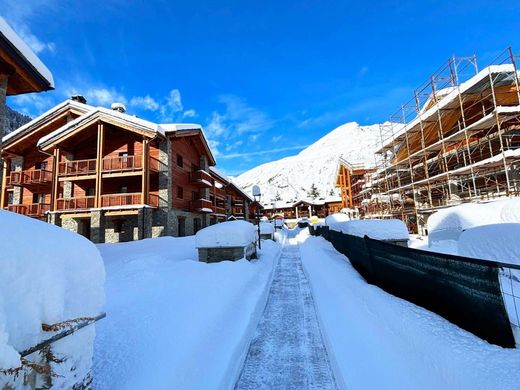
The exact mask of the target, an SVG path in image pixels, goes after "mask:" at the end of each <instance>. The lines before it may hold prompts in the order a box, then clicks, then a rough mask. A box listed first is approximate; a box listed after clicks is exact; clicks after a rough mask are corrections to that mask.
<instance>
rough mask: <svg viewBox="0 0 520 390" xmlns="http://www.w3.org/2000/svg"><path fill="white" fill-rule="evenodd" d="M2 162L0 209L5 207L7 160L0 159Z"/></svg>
mask: <svg viewBox="0 0 520 390" xmlns="http://www.w3.org/2000/svg"><path fill="white" fill-rule="evenodd" d="M0 161H1V162H2V185H1V186H0V189H1V190H2V193H1V194H0V210H1V209H3V208H4V207H5V185H6V183H7V161H6V160H0Z"/></svg>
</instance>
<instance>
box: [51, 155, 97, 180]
mask: <svg viewBox="0 0 520 390" xmlns="http://www.w3.org/2000/svg"><path fill="white" fill-rule="evenodd" d="M95 174H96V159H95V158H94V159H89V160H72V161H65V162H60V163H59V164H58V175H59V176H81V175H95Z"/></svg>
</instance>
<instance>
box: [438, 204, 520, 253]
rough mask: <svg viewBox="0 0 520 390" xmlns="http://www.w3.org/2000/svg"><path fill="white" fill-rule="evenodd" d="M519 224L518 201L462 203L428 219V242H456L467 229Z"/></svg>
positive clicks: (519, 209) (519, 206) (440, 211)
mask: <svg viewBox="0 0 520 390" xmlns="http://www.w3.org/2000/svg"><path fill="white" fill-rule="evenodd" d="M506 222H520V199H519V198H513V199H505V200H498V201H494V202H489V203H464V204H461V205H457V206H453V207H449V208H446V209H442V210H439V211H437V212H436V213H434V214H432V215H431V216H430V217H429V218H428V241H429V244H430V245H431V244H433V243H435V242H437V241H442V240H457V239H458V238H459V236H460V235H461V233H462V232H463V231H464V230H466V229H469V228H472V227H475V226H481V225H489V224H495V223H506Z"/></svg>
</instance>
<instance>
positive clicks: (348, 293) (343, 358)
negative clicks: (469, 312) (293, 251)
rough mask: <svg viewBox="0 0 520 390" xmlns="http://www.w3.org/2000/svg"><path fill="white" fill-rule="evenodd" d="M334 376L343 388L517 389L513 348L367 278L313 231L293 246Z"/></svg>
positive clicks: (519, 378)
mask: <svg viewBox="0 0 520 390" xmlns="http://www.w3.org/2000/svg"><path fill="white" fill-rule="evenodd" d="M300 253H301V256H302V262H303V267H304V270H305V272H306V274H307V277H308V278H309V282H310V283H311V286H312V290H313V296H314V300H315V304H316V307H317V311H318V315H319V318H320V321H321V324H322V331H323V335H324V339H325V341H326V343H327V350H328V351H329V356H330V357H331V360H332V362H333V363H334V366H335V368H336V376H340V378H341V377H342V378H343V379H344V382H345V383H346V384H347V387H348V388H351V389H425V390H429V389H432V390H433V389H468V390H470V389H471V390H474V389H518V385H519V383H520V370H518V364H519V363H518V362H520V349H504V348H501V347H498V346H496V345H492V344H489V343H487V342H485V341H483V340H481V339H480V338H478V337H477V336H475V335H473V334H471V333H469V332H466V331H465V330H462V329H461V328H459V327H457V326H456V325H454V324H452V323H450V322H449V321H447V320H445V319H444V318H442V317H440V316H438V315H436V314H434V313H432V312H430V311H428V310H426V309H424V308H421V307H419V306H416V305H414V304H412V303H410V302H407V301H405V300H403V299H399V298H396V297H394V296H392V295H390V294H388V293H386V292H384V291H383V290H381V289H380V288H378V287H376V286H373V285H370V284H367V283H366V282H365V281H364V280H363V279H362V278H361V277H360V276H359V274H358V273H357V272H356V271H355V270H354V269H353V268H352V266H351V265H350V263H349V262H348V261H347V259H346V258H345V256H343V255H341V254H339V253H338V252H337V251H336V250H334V248H333V247H332V245H331V244H330V243H329V242H327V241H325V240H324V239H323V238H321V237H308V238H307V239H306V240H305V242H304V243H303V244H302V245H301V250H300Z"/></svg>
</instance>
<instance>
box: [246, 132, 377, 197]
mask: <svg viewBox="0 0 520 390" xmlns="http://www.w3.org/2000/svg"><path fill="white" fill-rule="evenodd" d="M379 134H380V133H379V125H371V126H360V125H359V124H358V123H356V122H350V123H346V124H344V125H341V126H339V127H337V128H335V129H334V130H332V131H331V132H329V133H328V134H326V135H325V136H323V137H322V138H320V139H319V140H317V141H316V142H315V143H313V144H312V145H310V146H308V147H307V148H305V149H304V150H302V151H301V152H300V153H298V154H297V155H295V156H291V157H286V158H283V159H281V160H277V161H272V162H269V163H266V164H262V165H260V166H258V167H255V168H253V169H251V170H249V171H247V172H244V173H243V174H241V175H240V176H238V177H237V178H236V182H237V184H239V185H240V186H241V187H242V188H244V190H245V191H246V192H250V191H251V188H252V187H253V185H255V184H256V185H259V186H260V187H261V188H262V195H263V199H265V200H266V201H267V202H269V203H271V202H272V201H274V200H275V199H277V195H279V196H280V198H281V199H282V200H284V201H293V200H299V199H305V198H306V197H307V196H308V191H309V189H310V188H311V186H312V185H313V184H314V185H315V186H316V189H317V191H318V192H319V194H320V197H326V196H328V195H329V194H330V192H331V191H333V192H334V193H336V191H337V190H336V187H335V184H336V172H337V168H338V162H339V158H340V157H343V158H345V159H346V160H347V161H348V162H349V163H364V164H367V165H373V164H374V153H373V152H374V151H375V149H376V143H377V142H378V141H379Z"/></svg>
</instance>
